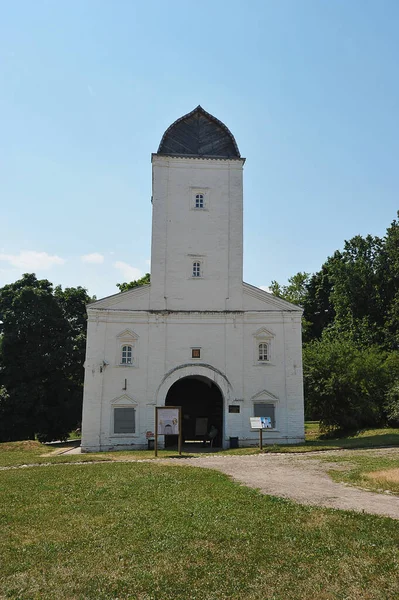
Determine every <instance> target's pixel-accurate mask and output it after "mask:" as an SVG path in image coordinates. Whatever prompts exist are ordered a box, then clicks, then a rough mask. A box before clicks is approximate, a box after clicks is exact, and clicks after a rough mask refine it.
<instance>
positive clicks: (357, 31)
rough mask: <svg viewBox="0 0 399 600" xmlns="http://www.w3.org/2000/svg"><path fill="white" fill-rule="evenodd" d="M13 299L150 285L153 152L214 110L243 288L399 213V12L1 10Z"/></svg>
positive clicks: (308, 5)
mask: <svg viewBox="0 0 399 600" xmlns="http://www.w3.org/2000/svg"><path fill="white" fill-rule="evenodd" d="M1 15H2V16H1V19H0V56H1V60H0V89H1V93H0V114H1V121H0V122H1V127H0V131H1V134H0V200H1V213H0V215H1V217H0V218H1V228H0V286H1V285H4V284H5V283H10V282H12V281H14V280H16V279H17V278H19V277H20V275H21V274H22V273H23V272H36V273H37V275H38V276H39V277H45V278H48V279H50V281H52V282H53V283H54V284H59V283H61V284H62V285H63V286H76V285H82V286H84V287H87V288H88V290H89V292H90V293H91V294H96V295H97V297H101V296H105V295H109V294H112V293H115V292H116V291H117V289H116V287H115V284H116V283H117V282H121V281H126V280H130V279H132V278H136V277H138V276H140V275H142V274H144V273H145V272H146V271H148V270H149V265H148V260H149V258H150V241H151V203H150V196H151V162H150V158H151V152H155V151H156V150H157V147H158V144H159V141H160V139H161V137H162V134H163V132H164V130H165V129H166V128H167V127H168V126H169V125H170V124H171V123H172V122H173V121H174V120H175V119H176V118H178V117H180V116H182V115H183V114H185V113H187V112H189V111H191V110H192V109H193V108H194V107H195V106H197V105H198V104H201V105H202V106H203V107H204V108H205V109H206V110H207V111H209V112H211V113H212V114H214V115H215V116H216V117H217V118H219V119H221V120H222V121H223V122H224V123H226V125H227V126H228V127H229V128H230V129H231V131H232V133H233V134H234V136H235V138H236V140H237V143H238V146H239V148H240V151H241V154H242V156H245V157H246V159H247V162H246V165H245V171H244V182H245V183H244V185H245V187H244V207H245V208H244V278H245V280H246V281H248V282H250V283H252V284H254V285H259V286H267V285H269V284H270V282H271V281H272V280H273V279H276V280H278V281H279V282H280V283H285V282H286V281H287V278H288V277H289V276H290V275H293V274H295V273H296V272H298V271H309V272H314V271H316V270H318V269H319V268H320V266H321V264H322V263H323V262H324V260H325V259H326V258H327V256H329V255H331V254H332V253H333V252H334V251H335V250H336V249H338V248H342V246H343V243H344V240H345V239H350V238H351V237H353V236H354V235H356V234H362V235H366V234H367V233H372V234H374V235H383V234H384V232H385V229H386V228H387V227H388V226H389V224H390V222H391V221H392V220H393V219H394V218H395V217H396V211H397V210H398V208H399V203H398V190H399V168H398V156H399V118H398V117H399V78H398V66H397V65H398V61H399V36H398V31H399V3H398V2H397V1H396V0H393V1H389V0H374V1H372V2H371V1H367V0H361V1H360V0H359V1H358V0H351V1H350V2H348V1H347V0H334V1H327V0H312V1H310V0H274V1H268V0H263V1H255V0H248V2H247V3H244V2H242V1H239V2H237V1H235V0H229V1H227V0H223V1H222V0H213V1H212V2H210V1H208V0H203V1H202V2H201V3H194V2H187V1H185V2H180V1H179V2H174V1H171V2H164V1H162V2H159V1H152V2H147V3H143V2H140V3H139V2H135V1H133V0H130V1H123V0H115V1H112V2H111V1H110V0H108V1H101V0H93V1H89V0H68V1H64V0H57V2H54V1H43V0H36V1H35V2H32V1H31V0H29V1H25V2H23V1H19V0H13V1H12V2H11V1H7V0H3V2H2V3H1Z"/></svg>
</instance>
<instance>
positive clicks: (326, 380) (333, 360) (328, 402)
mask: <svg viewBox="0 0 399 600" xmlns="http://www.w3.org/2000/svg"><path fill="white" fill-rule="evenodd" d="M387 358H388V355H387V353H386V352H383V351H382V350H381V348H379V347H378V346H371V347H369V348H361V347H359V346H358V345H356V344H355V342H354V341H353V340H352V339H350V338H349V337H348V338H345V337H341V338H334V337H332V335H331V334H329V333H327V334H324V335H323V336H322V338H321V339H320V340H314V341H313V342H310V343H308V344H306V345H305V346H304V349H303V364H304V384H305V398H306V413H307V416H308V417H313V418H317V419H319V420H320V423H321V426H322V429H323V430H324V431H326V432H334V433H347V432H351V431H355V430H357V429H360V428H362V427H366V426H372V425H378V424H383V423H384V422H385V419H386V411H385V408H384V403H385V400H386V393H387V390H388V388H389V384H390V380H391V375H390V369H389V366H388V364H387Z"/></svg>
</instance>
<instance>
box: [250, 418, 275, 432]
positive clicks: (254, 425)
mask: <svg viewBox="0 0 399 600" xmlns="http://www.w3.org/2000/svg"><path fill="white" fill-rule="evenodd" d="M250 421H251V429H273V427H272V420H271V418H270V417H250Z"/></svg>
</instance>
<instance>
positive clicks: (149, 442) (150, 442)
mask: <svg viewBox="0 0 399 600" xmlns="http://www.w3.org/2000/svg"><path fill="white" fill-rule="evenodd" d="M154 442H155V440H147V443H148V450H154Z"/></svg>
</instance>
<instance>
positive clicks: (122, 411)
mask: <svg viewBox="0 0 399 600" xmlns="http://www.w3.org/2000/svg"><path fill="white" fill-rule="evenodd" d="M135 432H136V411H135V409H134V408H119V407H118V408H114V433H135Z"/></svg>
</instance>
